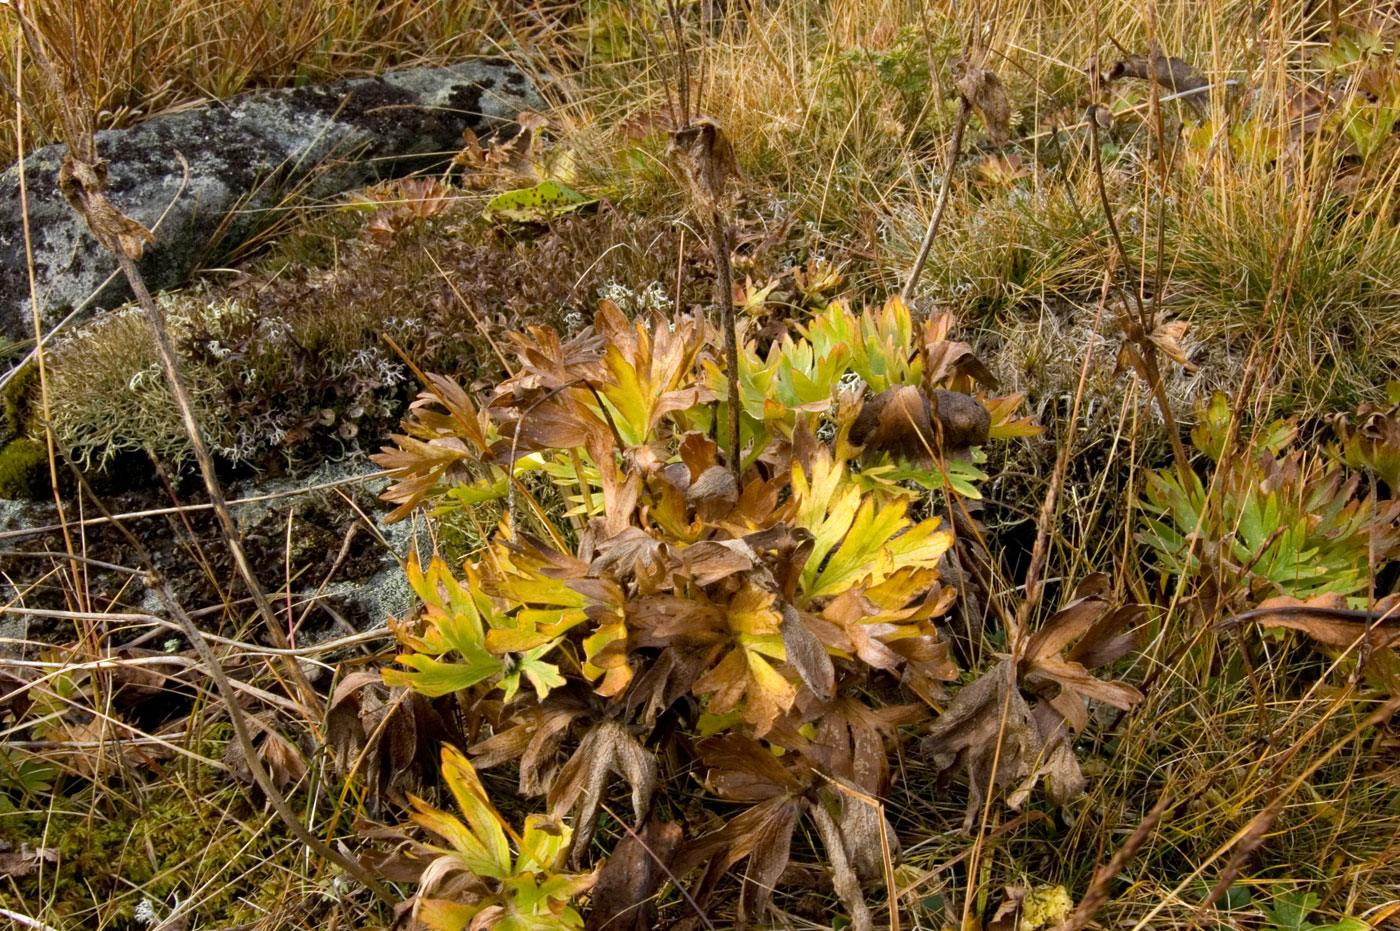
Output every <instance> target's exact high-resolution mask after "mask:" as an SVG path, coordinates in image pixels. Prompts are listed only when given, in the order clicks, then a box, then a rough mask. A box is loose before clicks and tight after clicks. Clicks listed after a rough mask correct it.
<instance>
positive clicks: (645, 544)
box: [588, 527, 671, 592]
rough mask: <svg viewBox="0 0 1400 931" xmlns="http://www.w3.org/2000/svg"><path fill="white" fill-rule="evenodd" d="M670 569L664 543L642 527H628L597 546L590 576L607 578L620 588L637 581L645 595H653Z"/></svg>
mask: <svg viewBox="0 0 1400 931" xmlns="http://www.w3.org/2000/svg"><path fill="white" fill-rule="evenodd" d="M670 565H671V560H670V557H669V553H668V547H667V545H666V543H665V541H663V540H658V539H657V538H656V537H654V536H652V535H651V534H649V533H647V532H646V531H645V530H643V529H641V528H640V527H625V528H623V530H622V532H621V533H619V534H616V535H615V536H612V537H608V538H607V539H604V540H600V541H599V542H598V544H597V555H596V556H594V557H593V560H592V562H590V563H589V565H588V574H589V575H591V576H607V577H610V578H612V579H614V580H616V581H617V582H618V583H620V584H626V583H627V582H630V581H633V580H635V581H637V582H638V584H640V585H641V587H642V590H643V591H644V592H650V591H654V590H655V589H656V586H657V584H658V583H659V581H660V579H661V577H662V576H664V575H665V574H666V572H667V570H668V568H669V567H670Z"/></svg>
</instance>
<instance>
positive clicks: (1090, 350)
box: [1010, 263, 1113, 650]
mask: <svg viewBox="0 0 1400 931" xmlns="http://www.w3.org/2000/svg"><path fill="white" fill-rule="evenodd" d="M1112 280H1113V265H1112V263H1110V265H1109V267H1108V268H1107V269H1105V270H1104V276H1103V287H1102V288H1101V289H1100V291H1099V307H1098V310H1097V311H1095V313H1094V328H1093V330H1092V331H1091V335H1090V339H1089V345H1088V346H1086V347H1085V348H1084V362H1083V363H1082V364H1081V365H1080V367H1079V384H1078V386H1077V387H1076V388H1075V391H1074V404H1073V406H1072V407H1071V408H1070V413H1069V427H1068V428H1067V430H1066V436H1065V439H1064V442H1063V443H1062V444H1061V445H1060V452H1059V455H1057V456H1056V457H1055V471H1054V472H1053V473H1052V474H1051V476H1050V487H1049V489H1047V490H1046V492H1045V500H1044V501H1042V502H1041V504H1040V517H1039V519H1038V520H1037V521H1036V532H1035V543H1034V544H1032V546H1031V562H1030V566H1028V567H1027V569H1026V597H1025V598H1024V599H1022V601H1021V607H1020V608H1019V609H1017V611H1016V626H1015V629H1014V630H1012V631H1010V634H1011V642H1012V644H1013V645H1014V646H1015V649H1017V650H1019V648H1020V647H1019V644H1020V643H1021V641H1022V639H1023V637H1024V636H1025V633H1026V629H1027V626H1028V625H1029V624H1030V619H1031V613H1032V612H1033V611H1035V608H1036V606H1037V605H1038V604H1039V603H1040V594H1041V591H1042V590H1043V587H1042V585H1041V582H1040V574H1041V572H1042V571H1044V568H1045V560H1046V558H1047V554H1048V553H1049V543H1050V523H1051V521H1052V520H1053V519H1054V517H1055V502H1056V500H1057V499H1058V497H1059V494H1060V488H1061V487H1063V486H1064V483H1065V475H1066V473H1067V472H1068V471H1069V457H1070V451H1071V450H1072V449H1073V448H1074V434H1075V427H1076V425H1077V424H1078V423H1079V405H1080V402H1082V401H1083V400H1084V387H1085V385H1086V384H1087V383H1088V380H1089V362H1090V360H1091V359H1092V358H1093V356H1094V341H1095V340H1097V339H1098V336H1099V324H1100V323H1101V322H1102V321H1103V309H1104V305H1105V304H1107V303H1108V289H1109V285H1110V283H1111V281H1112Z"/></svg>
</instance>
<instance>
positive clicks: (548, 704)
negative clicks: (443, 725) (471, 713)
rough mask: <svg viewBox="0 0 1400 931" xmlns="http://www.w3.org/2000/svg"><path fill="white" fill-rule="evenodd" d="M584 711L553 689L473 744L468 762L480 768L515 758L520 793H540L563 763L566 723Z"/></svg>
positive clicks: (577, 702) (581, 705)
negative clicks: (561, 755)
mask: <svg viewBox="0 0 1400 931" xmlns="http://www.w3.org/2000/svg"><path fill="white" fill-rule="evenodd" d="M588 714H589V709H588V705H587V704H586V703H585V702H583V701H580V700H579V699H578V698H576V697H574V696H572V695H570V694H568V693H567V692H565V691H562V690H559V689H556V690H554V691H552V692H550V694H549V697H548V698H546V699H545V700H544V702H543V703H541V704H538V705H533V706H531V707H529V708H525V709H522V710H520V711H518V712H516V714H515V715H514V716H513V717H512V718H511V721H510V724H509V725H508V726H506V727H505V728H503V729H501V730H500V731H498V732H497V733H495V734H493V735H492V736H490V737H488V738H487V739H486V740H483V741H481V742H480V743H477V744H473V745H472V747H471V755H472V765H474V766H475V767H476V768H477V769H478V770H483V769H489V768H490V767H492V766H499V765H501V764H502V763H510V762H515V761H517V760H518V761H519V763H520V779H519V787H520V794H521V795H524V796H531V795H544V794H545V793H546V792H548V791H549V789H550V787H551V786H553V785H554V784H555V781H556V779H557V777H558V775H559V769H560V767H561V766H562V765H563V762H562V761H561V760H560V758H559V751H560V749H561V748H562V747H563V745H564V740H565V738H567V737H568V736H569V728H570V726H572V725H573V724H574V722H575V721H578V720H580V719H581V718H584V717H586V716H587V715H588Z"/></svg>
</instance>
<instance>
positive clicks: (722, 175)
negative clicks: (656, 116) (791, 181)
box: [666, 116, 739, 218]
mask: <svg viewBox="0 0 1400 931" xmlns="http://www.w3.org/2000/svg"><path fill="white" fill-rule="evenodd" d="M666 154H667V156H668V158H669V159H670V161H671V164H672V165H673V166H675V168H676V171H677V173H678V174H679V175H680V177H681V182H682V183H683V184H684V185H685V188H686V191H687V193H688V194H689V195H690V199H691V203H692V204H693V205H694V206H695V208H696V210H698V211H699V212H700V214H701V215H702V216H703V217H706V218H710V217H714V216H716V215H717V213H718V211H719V209H720V207H721V206H722V205H723V204H724V201H725V195H726V193H727V190H728V183H729V179H730V178H731V177H734V178H737V177H739V162H738V160H737V159H735V157H734V147H733V146H732V145H730V143H729V137H728V136H727V135H725V133H724V129H723V128H722V127H721V126H720V125H719V123H717V122H716V121H715V120H713V119H711V118H710V117H708V116H702V117H698V118H697V119H695V120H694V121H693V122H691V124H690V125H689V126H684V127H682V128H680V129H678V130H676V131H675V132H674V133H672V134H671V142H670V144H669V145H668V146H667V147H666Z"/></svg>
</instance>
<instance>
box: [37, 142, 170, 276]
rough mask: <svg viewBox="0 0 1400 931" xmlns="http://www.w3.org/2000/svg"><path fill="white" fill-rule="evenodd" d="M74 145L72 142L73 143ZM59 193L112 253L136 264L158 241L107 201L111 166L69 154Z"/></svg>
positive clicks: (65, 157) (62, 168) (64, 166)
mask: <svg viewBox="0 0 1400 931" xmlns="http://www.w3.org/2000/svg"><path fill="white" fill-rule="evenodd" d="M70 145H71V142H70ZM58 189H59V191H61V192H62V194H63V196H64V198H65V199H66V200H67V201H68V204H69V205H70V206H71V207H72V208H73V210H74V211H76V212H77V214H78V215H79V216H81V217H82V218H83V220H85V221H86V222H87V225H88V229H90V230H92V234H93V235H94V236H96V237H97V241H98V242H100V243H101V244H102V245H103V246H104V247H105V248H107V249H108V250H110V251H112V252H114V253H117V254H119V255H123V256H125V257H127V258H129V259H131V260H132V261H133V262H134V261H136V260H137V259H139V258H141V255H142V253H143V252H144V251H145V248H146V244H147V243H152V242H155V241H156V238H155V236H154V235H152V233H151V231H150V230H148V229H146V228H145V227H144V226H142V225H141V224H140V223H137V222H136V221H135V220H133V219H131V217H128V216H127V215H126V214H124V213H122V212H121V211H120V210H118V209H117V208H116V207H115V206H113V204H112V202H111V201H110V200H108V199H107V193H106V191H107V163H106V162H105V161H102V160H101V159H97V158H95V157H94V158H93V160H91V161H84V160H83V159H81V158H79V157H76V156H75V155H74V154H73V149H71V148H70V151H69V153H68V154H67V155H66V156H64V159H63V165H62V167H60V168H59V170H58Z"/></svg>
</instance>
